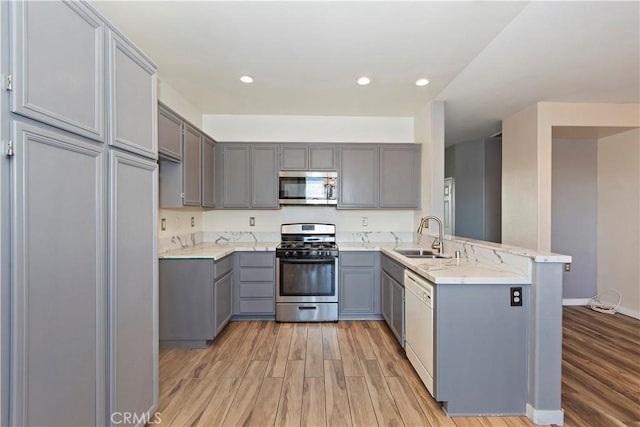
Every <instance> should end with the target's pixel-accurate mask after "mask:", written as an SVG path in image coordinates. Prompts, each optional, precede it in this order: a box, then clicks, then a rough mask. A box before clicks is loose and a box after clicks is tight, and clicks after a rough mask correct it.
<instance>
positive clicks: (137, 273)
mask: <svg viewBox="0 0 640 427" xmlns="http://www.w3.org/2000/svg"><path fill="white" fill-rule="evenodd" d="M109 169H110V173H109V176H110V189H111V191H110V194H111V200H110V203H109V230H110V233H109V284H108V296H109V304H108V307H109V329H110V334H109V364H108V366H109V396H108V408H109V410H108V412H109V414H113V413H127V412H128V413H146V412H148V411H149V412H151V411H153V410H154V408H155V407H156V406H157V404H158V326H157V319H158V270H157V268H158V259H157V256H156V253H157V225H156V224H157V213H156V212H157V206H158V196H157V194H158V171H157V169H158V165H157V164H156V162H154V161H151V160H148V159H144V158H142V157H139V156H134V155H131V154H128V153H123V152H120V151H117V150H111V152H110V159H109ZM111 422H113V420H111Z"/></svg>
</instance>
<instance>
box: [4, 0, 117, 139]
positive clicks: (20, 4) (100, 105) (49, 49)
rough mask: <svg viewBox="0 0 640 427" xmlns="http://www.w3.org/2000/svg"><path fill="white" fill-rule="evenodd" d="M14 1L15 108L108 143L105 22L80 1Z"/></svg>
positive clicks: (48, 122) (12, 98)
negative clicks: (105, 106)
mask: <svg viewBox="0 0 640 427" xmlns="http://www.w3.org/2000/svg"><path fill="white" fill-rule="evenodd" d="M11 6H12V7H11V8H10V9H11V11H12V28H11V29H12V35H11V40H12V47H11V51H12V59H11V62H12V64H11V68H12V71H11V73H12V78H13V90H12V97H11V110H12V111H13V112H15V113H18V114H21V115H23V116H26V117H30V118H33V119H35V120H38V121H40V122H43V123H47V124H50V125H52V126H55V127H58V128H61V129H65V130H68V131H70V132H73V133H75V134H78V135H82V136H85V137H88V138H91V139H94V140H97V141H101V142H104V141H105V111H104V105H105V67H104V60H105V55H104V46H105V44H104V23H103V22H102V21H101V20H100V18H99V17H98V16H97V14H95V13H94V12H93V9H91V8H90V7H89V6H87V5H86V4H85V3H81V2H53V1H52V2H35V1H16V2H12V5H11Z"/></svg>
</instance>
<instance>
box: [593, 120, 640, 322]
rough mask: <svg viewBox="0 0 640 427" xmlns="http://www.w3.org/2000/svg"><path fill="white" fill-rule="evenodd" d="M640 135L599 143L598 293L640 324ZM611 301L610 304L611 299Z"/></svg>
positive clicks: (628, 134)
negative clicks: (612, 292) (615, 295)
mask: <svg viewBox="0 0 640 427" xmlns="http://www.w3.org/2000/svg"><path fill="white" fill-rule="evenodd" d="M638 260H640V130H639V129H634V130H631V131H627V132H624V133H619V134H616V135H612V136H609V137H606V138H601V139H599V140H598V293H601V292H604V291H605V290H607V289H616V290H617V291H619V292H620V293H621V294H622V308H621V310H620V311H621V312H622V313H625V314H628V315H631V316H634V317H636V318H640V267H639V265H640V263H639V262H638ZM609 300H610V299H609Z"/></svg>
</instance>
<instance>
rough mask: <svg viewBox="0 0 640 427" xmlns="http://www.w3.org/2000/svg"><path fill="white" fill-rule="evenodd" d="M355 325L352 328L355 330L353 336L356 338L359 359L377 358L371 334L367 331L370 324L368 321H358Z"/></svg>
mask: <svg viewBox="0 0 640 427" xmlns="http://www.w3.org/2000/svg"><path fill="white" fill-rule="evenodd" d="M353 326H354V327H353V328H352V330H353V331H354V334H353V336H354V338H355V344H356V353H357V355H358V359H361V360H363V359H364V360H375V359H376V357H377V356H376V354H375V352H374V351H373V347H372V345H371V341H370V339H369V334H368V333H367V329H369V325H367V323H366V322H356V323H355V324H354V325H353Z"/></svg>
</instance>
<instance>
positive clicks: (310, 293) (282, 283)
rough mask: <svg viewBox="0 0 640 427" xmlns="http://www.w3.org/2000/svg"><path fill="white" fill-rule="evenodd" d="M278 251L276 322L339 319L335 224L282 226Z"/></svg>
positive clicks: (334, 320)
mask: <svg viewBox="0 0 640 427" xmlns="http://www.w3.org/2000/svg"><path fill="white" fill-rule="evenodd" d="M280 233H281V242H280V245H278V247H277V248H276V287H277V293H276V321H278V322H327V321H333V322H336V321H337V320H338V245H336V226H335V225H334V224H307V223H297V224H282V226H281V229H280Z"/></svg>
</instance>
